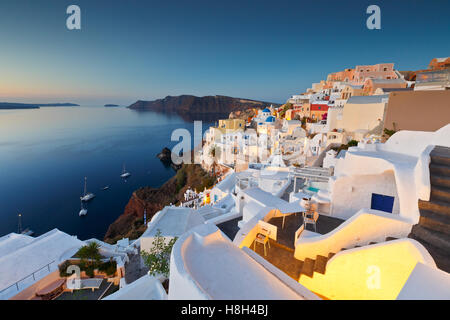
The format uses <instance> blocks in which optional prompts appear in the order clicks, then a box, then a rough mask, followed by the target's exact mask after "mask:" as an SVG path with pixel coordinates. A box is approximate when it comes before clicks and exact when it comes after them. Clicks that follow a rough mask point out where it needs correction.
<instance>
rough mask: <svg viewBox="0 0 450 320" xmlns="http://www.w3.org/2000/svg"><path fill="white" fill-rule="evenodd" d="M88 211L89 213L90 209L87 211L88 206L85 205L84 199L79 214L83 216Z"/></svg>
mask: <svg viewBox="0 0 450 320" xmlns="http://www.w3.org/2000/svg"><path fill="white" fill-rule="evenodd" d="M87 213H88V211H87V209H86V208H84V207H83V201H81V210H80V213H79V214H78V215H79V216H80V217H81V216H85V215H87Z"/></svg>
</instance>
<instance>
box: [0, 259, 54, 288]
mask: <svg viewBox="0 0 450 320" xmlns="http://www.w3.org/2000/svg"><path fill="white" fill-rule="evenodd" d="M54 262H55V260H53V261H52V262H50V263H47V264H46V265H45V266H43V267H41V268H39V269H37V270H36V271H34V272H33V273H30V274H29V275H27V276H26V277H23V278H22V279H20V280H18V281H16V282H15V283H13V284H12V285H10V286H8V287H6V288H5V289H3V290H1V291H0V295H1V294H2V293H4V292H5V291H7V290H8V289H9V288H11V287H14V286H16V289H17V291H20V288H19V283H20V282H21V281H23V280H25V279H28V278H29V277H30V276H32V277H33V281H36V276H35V274H36V273H38V272H39V271H41V270H43V269H45V268H47V269H48V272H49V273H50V272H51V270H50V265H51V264H52V263H54Z"/></svg>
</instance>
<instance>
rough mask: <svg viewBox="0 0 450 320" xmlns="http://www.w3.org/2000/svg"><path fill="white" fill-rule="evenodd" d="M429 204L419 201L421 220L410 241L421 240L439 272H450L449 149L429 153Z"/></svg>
mask: <svg viewBox="0 0 450 320" xmlns="http://www.w3.org/2000/svg"><path fill="white" fill-rule="evenodd" d="M430 157H431V162H430V182H431V195H430V201H422V200H419V211H420V220H419V223H418V224H416V225H415V226H413V228H412V230H411V233H410V234H409V236H408V237H409V238H412V239H415V240H417V241H419V242H420V243H421V244H422V245H423V246H424V247H425V248H426V249H427V250H428V252H429V253H430V254H431V256H432V257H433V259H434V261H435V262H436V265H437V266H438V268H439V269H441V270H444V271H445V272H450V148H447V147H441V146H436V147H435V148H434V149H433V150H432V151H431V153H430Z"/></svg>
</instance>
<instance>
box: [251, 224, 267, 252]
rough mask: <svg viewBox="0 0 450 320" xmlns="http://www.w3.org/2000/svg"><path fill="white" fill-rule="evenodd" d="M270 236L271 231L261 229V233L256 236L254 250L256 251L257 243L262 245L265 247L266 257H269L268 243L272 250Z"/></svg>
mask: <svg viewBox="0 0 450 320" xmlns="http://www.w3.org/2000/svg"><path fill="white" fill-rule="evenodd" d="M269 235H270V231H269V230H266V229H261V232H260V233H258V234H257V235H256V238H255V243H254V245H253V250H256V243H257V242H258V243H261V244H262V245H263V246H264V255H265V256H267V251H266V243H267V244H268V245H269V249H270V242H269Z"/></svg>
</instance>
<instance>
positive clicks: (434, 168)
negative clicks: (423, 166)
mask: <svg viewBox="0 0 450 320" xmlns="http://www.w3.org/2000/svg"><path fill="white" fill-rule="evenodd" d="M430 175H431V176H434V175H436V176H439V177H440V176H444V177H450V167H448V166H443V165H441V164H436V163H430Z"/></svg>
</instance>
